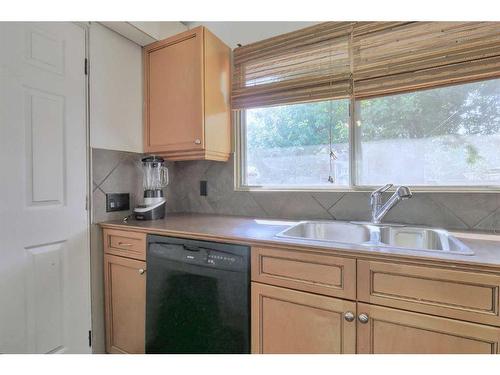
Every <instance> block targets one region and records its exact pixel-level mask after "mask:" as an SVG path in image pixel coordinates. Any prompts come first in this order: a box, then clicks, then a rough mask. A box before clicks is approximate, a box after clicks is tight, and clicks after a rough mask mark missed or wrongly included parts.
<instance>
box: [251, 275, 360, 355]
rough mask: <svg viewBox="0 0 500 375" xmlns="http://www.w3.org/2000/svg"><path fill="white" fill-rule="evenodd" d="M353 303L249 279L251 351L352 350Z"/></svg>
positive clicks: (354, 304)
mask: <svg viewBox="0 0 500 375" xmlns="http://www.w3.org/2000/svg"><path fill="white" fill-rule="evenodd" d="M355 317H356V303H355V302H350V301H345V300H341V299H338V298H332V297H325V296H319V295H316V294H311V293H305V292H299V291H295V290H291V289H285V288H281V287H275V286H270V285H264V284H260V283H255V282H253V283H252V353H288V354H293V353H335V354H338V353H355V351H356V319H355Z"/></svg>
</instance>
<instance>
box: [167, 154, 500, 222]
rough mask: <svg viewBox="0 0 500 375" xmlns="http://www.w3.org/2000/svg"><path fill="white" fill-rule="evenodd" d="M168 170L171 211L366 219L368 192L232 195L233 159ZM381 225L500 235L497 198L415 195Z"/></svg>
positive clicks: (185, 164)
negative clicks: (203, 189) (203, 184)
mask: <svg viewBox="0 0 500 375" xmlns="http://www.w3.org/2000/svg"><path fill="white" fill-rule="evenodd" d="M171 168H172V169H173V175H174V176H175V178H173V179H172V180H171V184H172V185H171V191H170V194H171V195H170V211H177V212H200V213H213V214H227V215H243V216H256V217H264V218H282V219H337V220H369V219H370V204H369V200H370V194H369V193H364V192H347V193H341V192H338V193H337V192H244V191H234V182H233V178H234V177H233V176H234V164H233V161H232V160H230V161H228V162H227V163H220V162H210V161H186V162H176V163H174V164H172V166H171ZM201 180H206V181H207V187H208V195H207V196H200V194H199V181H201ZM388 196H389V195H387V196H386V197H384V198H387V197H388ZM385 220H386V221H388V222H401V223H406V224H415V225H429V226H436V227H442V228H447V229H477V230H485V231H500V194H498V193H415V194H414V196H413V198H412V199H409V200H405V201H403V202H400V203H399V204H398V205H397V206H396V207H394V208H393V209H392V210H391V211H390V212H389V214H388V215H387V216H386V218H385Z"/></svg>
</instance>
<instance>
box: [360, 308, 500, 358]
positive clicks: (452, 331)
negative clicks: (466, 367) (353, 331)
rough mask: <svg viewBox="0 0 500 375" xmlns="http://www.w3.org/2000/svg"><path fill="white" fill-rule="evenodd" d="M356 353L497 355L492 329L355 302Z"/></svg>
mask: <svg viewBox="0 0 500 375" xmlns="http://www.w3.org/2000/svg"><path fill="white" fill-rule="evenodd" d="M358 314H359V315H358V316H361V315H363V316H365V320H363V322H364V323H362V322H361V321H358V326H357V336H358V337H357V353H359V354H498V353H499V344H500V330H499V329H498V328H496V327H490V326H487V325H480V324H475V323H469V322H463V321H459V320H453V319H448V318H441V317H436V316H432V315H426V314H419V313H413V312H408V311H402V310H396V309H392V308H387V307H381V306H375V305H370V304H365V303H358Z"/></svg>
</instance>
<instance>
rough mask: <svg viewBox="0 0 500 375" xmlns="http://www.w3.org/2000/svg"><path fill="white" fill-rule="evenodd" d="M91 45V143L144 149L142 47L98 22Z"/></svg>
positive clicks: (94, 145) (121, 148)
mask: <svg viewBox="0 0 500 375" xmlns="http://www.w3.org/2000/svg"><path fill="white" fill-rule="evenodd" d="M89 45H90V52H89V58H90V145H91V146H92V147H94V148H102V149H108V150H119V151H129V152H139V153H142V152H143V141H142V136H143V127H142V92H143V91H142V72H143V71H142V49H141V47H140V46H139V45H137V44H135V43H134V42H132V41H130V40H128V39H126V38H124V37H123V36H121V35H119V34H117V33H115V32H114V31H111V30H109V29H108V28H106V27H104V26H102V25H100V24H98V23H92V24H91V26H90V43H89Z"/></svg>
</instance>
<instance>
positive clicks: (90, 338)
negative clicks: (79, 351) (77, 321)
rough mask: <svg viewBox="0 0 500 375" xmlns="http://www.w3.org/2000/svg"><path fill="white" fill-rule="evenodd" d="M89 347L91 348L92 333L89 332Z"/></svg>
mask: <svg viewBox="0 0 500 375" xmlns="http://www.w3.org/2000/svg"><path fill="white" fill-rule="evenodd" d="M89 347H92V331H90V330H89Z"/></svg>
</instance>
